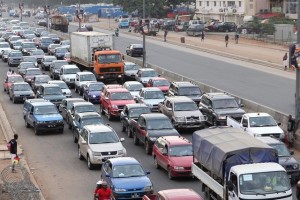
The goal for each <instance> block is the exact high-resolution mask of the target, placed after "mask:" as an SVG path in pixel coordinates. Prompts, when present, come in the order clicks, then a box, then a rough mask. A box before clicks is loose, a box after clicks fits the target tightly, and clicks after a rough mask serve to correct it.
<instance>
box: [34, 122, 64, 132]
mask: <svg viewBox="0 0 300 200" xmlns="http://www.w3.org/2000/svg"><path fill="white" fill-rule="evenodd" d="M36 128H37V130H38V131H49V130H51V131H52V130H61V129H64V124H63V123H59V124H52V123H49V124H48V123H45V124H37V125H36Z"/></svg>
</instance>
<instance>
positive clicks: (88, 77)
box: [80, 74, 96, 81]
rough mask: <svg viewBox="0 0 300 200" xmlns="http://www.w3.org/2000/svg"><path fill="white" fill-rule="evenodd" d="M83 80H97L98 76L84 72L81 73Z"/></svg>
mask: <svg viewBox="0 0 300 200" xmlns="http://www.w3.org/2000/svg"><path fill="white" fill-rule="evenodd" d="M80 80H81V81H96V77H95V75H94V74H83V75H80Z"/></svg>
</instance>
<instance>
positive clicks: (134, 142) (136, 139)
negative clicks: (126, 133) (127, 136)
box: [133, 133, 140, 145]
mask: <svg viewBox="0 0 300 200" xmlns="http://www.w3.org/2000/svg"><path fill="white" fill-rule="evenodd" d="M139 143H140V141H139V138H137V136H136V134H135V133H134V134H133V144H134V145H138V144H139Z"/></svg>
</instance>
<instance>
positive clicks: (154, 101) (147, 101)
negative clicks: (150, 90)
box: [144, 99, 165, 105]
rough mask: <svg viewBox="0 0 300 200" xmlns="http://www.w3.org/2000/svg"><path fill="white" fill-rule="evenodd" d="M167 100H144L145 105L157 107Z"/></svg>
mask: <svg viewBox="0 0 300 200" xmlns="http://www.w3.org/2000/svg"><path fill="white" fill-rule="evenodd" d="M164 100H165V99H144V103H145V104H151V105H157V104H159V103H161V102H163V101H164Z"/></svg>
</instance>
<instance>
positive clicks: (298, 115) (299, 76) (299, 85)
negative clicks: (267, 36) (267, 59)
mask: <svg viewBox="0 0 300 200" xmlns="http://www.w3.org/2000/svg"><path fill="white" fill-rule="evenodd" d="M297 8H298V10H297V11H298V19H297V44H299V43H300V0H298V7H297ZM296 62H297V59H296ZM299 90H300V70H299V69H298V68H296V94H295V105H296V110H295V119H296V121H298V120H299V119H300V91H299Z"/></svg>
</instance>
